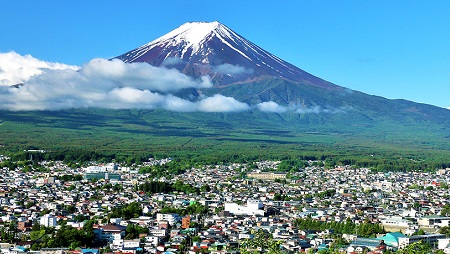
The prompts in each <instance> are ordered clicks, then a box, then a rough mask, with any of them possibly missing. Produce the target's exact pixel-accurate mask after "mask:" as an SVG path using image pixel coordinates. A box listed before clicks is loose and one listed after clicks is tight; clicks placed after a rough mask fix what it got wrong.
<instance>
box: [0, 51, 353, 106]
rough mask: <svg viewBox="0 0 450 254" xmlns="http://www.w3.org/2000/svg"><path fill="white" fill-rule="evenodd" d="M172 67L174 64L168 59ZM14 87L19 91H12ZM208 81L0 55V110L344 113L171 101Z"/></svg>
mask: <svg viewBox="0 0 450 254" xmlns="http://www.w3.org/2000/svg"><path fill="white" fill-rule="evenodd" d="M168 61H169V62H172V63H176V61H177V60H176V59H169V60H168ZM214 68H216V71H217V72H224V73H228V74H231V73H233V74H238V73H243V72H248V71H249V70H247V69H245V68H244V67H241V66H234V65H230V64H223V65H219V66H216V67H214ZM18 84H20V85H18ZM211 86H212V83H211V81H210V79H209V77H208V76H204V77H201V78H200V79H193V78H191V77H189V76H186V75H185V74H183V73H181V72H179V71H177V70H175V69H168V68H166V67H155V66H152V65H149V64H147V63H124V62H122V61H120V60H118V59H114V60H106V59H100V58H98V59H93V60H91V61H90V62H88V63H86V64H83V65H82V66H80V67H79V66H72V65H65V64H61V63H50V62H45V61H41V60H38V59H36V58H33V57H32V56H30V55H25V56H22V55H20V54H17V53H15V52H8V53H0V101H1V103H0V109H6V110H60V109H70V108H111V109H130V108H143V109H155V108H162V109H166V110H171V111H178V112H194V111H201V112H240V111H246V110H251V109H258V110H260V111H263V112H268V113H285V112H294V113H299V114H304V113H315V114H319V113H340V112H345V110H346V109H345V108H337V109H336V108H332V107H330V108H321V107H319V106H314V107H303V106H293V105H289V106H281V105H279V104H277V103H276V102H273V101H268V102H262V103H259V104H257V105H254V106H250V105H248V104H247V103H244V102H240V101H238V100H236V99H234V98H232V97H227V96H224V95H220V94H216V95H212V96H211V97H200V99H199V100H197V101H190V100H186V99H182V98H180V97H177V96H175V95H173V94H172V93H175V92H177V91H180V90H181V89H185V88H209V87H211Z"/></svg>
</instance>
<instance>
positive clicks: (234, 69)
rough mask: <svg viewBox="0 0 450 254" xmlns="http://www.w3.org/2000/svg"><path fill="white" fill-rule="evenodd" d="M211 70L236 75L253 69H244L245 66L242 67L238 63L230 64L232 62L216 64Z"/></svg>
mask: <svg viewBox="0 0 450 254" xmlns="http://www.w3.org/2000/svg"><path fill="white" fill-rule="evenodd" d="M212 69H213V71H215V72H217V73H220V74H230V75H237V74H244V73H252V72H253V70H251V69H246V68H245V67H242V66H240V65H232V64H228V63H225V64H221V65H218V66H215V67H213V68H212Z"/></svg>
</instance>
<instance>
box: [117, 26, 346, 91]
mask: <svg viewBox="0 0 450 254" xmlns="http://www.w3.org/2000/svg"><path fill="white" fill-rule="evenodd" d="M117 58H119V59H121V60H122V61H124V62H147V63H150V64H151V65H154V66H167V67H170V68H176V69H178V70H180V71H181V72H183V73H185V74H187V75H189V76H192V77H196V78H198V77H200V76H204V75H209V76H210V77H211V78H212V80H213V81H214V84H215V85H216V86H223V85H227V84H231V83H234V82H247V81H252V80H255V79H257V78H261V77H265V76H266V77H267V76H272V77H278V78H282V79H286V80H290V81H294V82H301V83H305V84H309V85H314V86H319V87H325V88H334V89H336V88H338V87H337V86H336V85H334V84H331V83H329V82H326V81H324V80H322V79H320V78H317V77H315V76H313V75H311V74H309V73H307V72H305V71H303V70H301V69H299V68H298V67H296V66H294V65H292V64H290V63H288V62H286V61H284V60H282V59H280V58H278V57H276V56H274V55H272V54H271V53H269V52H267V51H265V50H264V49H262V48H260V47H258V46H257V45H256V44H254V43H252V42H251V41H249V40H247V39H245V38H244V37H242V36H240V35H238V34H237V33H235V32H234V31H233V30H231V29H229V28H228V27H226V26H225V25H223V24H221V23H219V22H217V21H215V22H211V23H200V22H193V23H186V24H184V25H182V26H180V27H178V28H177V29H175V30H173V31H172V32H170V33H168V34H166V35H164V36H162V37H160V38H158V39H156V40H154V41H152V42H150V43H148V44H145V45H143V46H141V47H139V48H137V49H134V50H131V51H129V52H127V53H125V54H123V55H121V56H118V57H117Z"/></svg>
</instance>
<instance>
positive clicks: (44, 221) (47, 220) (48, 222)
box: [39, 214, 56, 227]
mask: <svg viewBox="0 0 450 254" xmlns="http://www.w3.org/2000/svg"><path fill="white" fill-rule="evenodd" d="M39 224H41V225H42V226H45V227H56V217H53V215H51V214H45V215H44V216H42V217H41V219H40V220H39Z"/></svg>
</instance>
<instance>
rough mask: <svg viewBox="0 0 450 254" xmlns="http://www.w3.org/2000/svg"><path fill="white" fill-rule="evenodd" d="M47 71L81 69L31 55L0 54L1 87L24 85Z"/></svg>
mask: <svg viewBox="0 0 450 254" xmlns="http://www.w3.org/2000/svg"><path fill="white" fill-rule="evenodd" d="M46 69H50V70H63V69H71V70H77V69H79V67H78V66H73V65H66V64H61V63H52V62H46V61H41V60H39V59H36V58H34V57H32V56H31V55H24V56H22V55H20V54H17V53H16V52H7V53H0V86H11V85H16V84H19V83H24V82H25V81H27V80H29V79H30V78H31V77H33V76H36V75H39V74H42V73H43V72H44V71H45V70H46Z"/></svg>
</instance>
